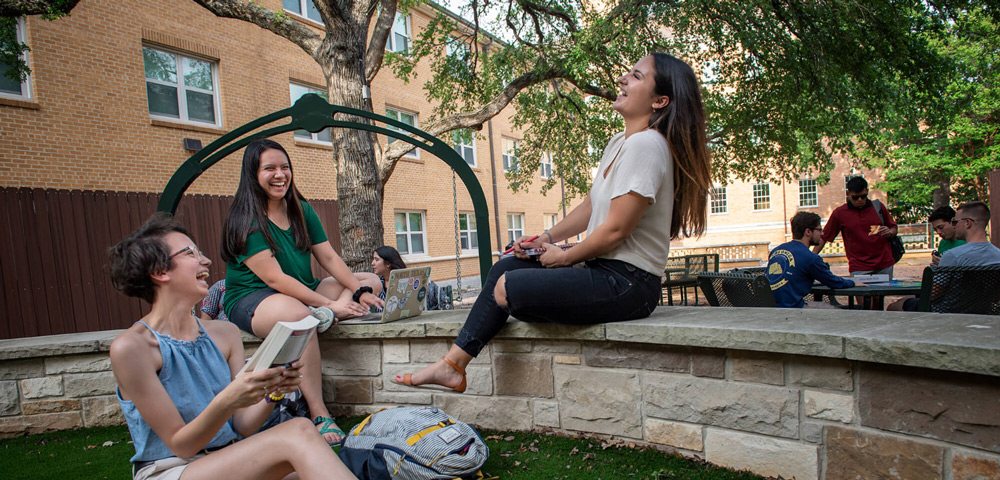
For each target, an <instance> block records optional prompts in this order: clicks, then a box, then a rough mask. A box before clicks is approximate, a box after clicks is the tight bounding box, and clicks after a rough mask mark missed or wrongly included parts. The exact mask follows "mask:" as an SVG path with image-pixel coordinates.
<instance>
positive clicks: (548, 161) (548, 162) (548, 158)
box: [538, 152, 556, 180]
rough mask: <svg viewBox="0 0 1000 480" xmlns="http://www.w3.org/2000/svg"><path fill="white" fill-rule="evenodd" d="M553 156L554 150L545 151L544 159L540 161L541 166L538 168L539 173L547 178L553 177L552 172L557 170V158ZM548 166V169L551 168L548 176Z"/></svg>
mask: <svg viewBox="0 0 1000 480" xmlns="http://www.w3.org/2000/svg"><path fill="white" fill-rule="evenodd" d="M552 157H553V155H552V152H545V153H543V154H542V161H541V162H539V166H538V168H539V170H540V171H539V174H540V175H541V176H542V178H543V179H545V180H549V179H551V178H552V172H553V171H554V170H555V165H556V164H555V160H554V159H553V158H552ZM546 166H548V167H549V168H548V170H549V174H548V176H546V175H545V167H546Z"/></svg>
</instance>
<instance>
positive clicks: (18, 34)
mask: <svg viewBox="0 0 1000 480" xmlns="http://www.w3.org/2000/svg"><path fill="white" fill-rule="evenodd" d="M14 39H15V40H14V41H15V42H17V43H23V44H25V45H27V44H28V31H27V26H26V24H25V21H24V17H23V16H21V17H17V18H16V19H15V21H14ZM20 58H21V61H22V62H24V64H25V65H27V66H28V68H31V52H30V51H29V50H24V51H22V52H21V54H20ZM18 85H20V87H21V93H19V94H18V93H13V92H9V91H0V97H2V98H11V99H15V100H23V101H32V100H34V93H35V92H34V89H33V88H32V85H31V74H30V73H28V74H27V75H25V77H24V80H20V81H19V82H18Z"/></svg>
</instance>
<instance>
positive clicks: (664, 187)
mask: <svg viewBox="0 0 1000 480" xmlns="http://www.w3.org/2000/svg"><path fill="white" fill-rule="evenodd" d="M619 85H620V93H619V95H618V97H617V99H616V100H615V101H614V103H613V104H612V107H613V108H614V110H615V111H617V112H618V113H619V114H620V115H621V116H622V117H623V119H624V124H625V131H624V132H622V133H619V134H616V135H615V136H613V137H612V138H611V141H610V142H609V143H608V145H607V147H605V149H604V154H603V156H602V158H601V163H600V165H599V166H598V169H597V176H596V178H595V179H594V183H593V185H592V187H591V190H590V193H589V194H588V195H587V197H585V198H584V199H583V202H582V203H581V204H580V205H579V206H577V207H576V208H574V209H573V210H572V211H571V212H570V213H569V214H568V215H566V218H565V219H563V221H561V222H559V223H558V224H557V225H556V226H554V227H552V228H551V229H550V230H546V231H544V232H542V233H541V234H540V235H539V236H537V238H535V239H533V240H532V238H533V237H529V236H523V237H521V238H519V239H517V241H516V242H515V243H514V252H515V256H513V257H506V258H503V259H501V260H500V261H498V262H497V263H496V264H495V265H494V266H493V268H492V269H491V270H490V273H489V275H488V277H487V279H486V282H485V284H484V285H483V290H482V293H481V294H480V295H479V297H478V298H477V299H476V303H475V304H474V305H473V307H472V310H471V312H470V313H469V316H468V317H467V319H466V321H465V325H464V326H463V328H462V330H461V332H460V333H459V335H458V338H457V339H456V340H455V343H454V344H453V345H452V346H451V348H450V349H449V351H448V352H447V354H446V355H445V356H444V357H442V358H441V360H439V361H438V362H436V363H434V364H432V365H430V366H427V367H425V368H423V369H421V370H420V371H418V372H416V373H414V374H412V375H411V374H406V375H400V376H396V377H394V378H393V379H392V381H393V382H395V383H399V384H404V385H410V386H429V387H430V388H434V387H441V388H445V389H448V390H451V391H456V392H462V391H464V390H465V387H466V378H465V367H466V366H467V365H468V364H469V362H471V361H472V359H473V358H474V357H476V356H477V355H479V353H480V351H481V350H482V349H483V348H484V347H485V346H486V345H487V344H488V343H489V342H490V340H491V339H492V338H493V337H494V336H496V334H497V333H499V332H500V330H501V329H502V328H503V327H504V325H505V324H506V322H507V319H508V317H509V316H510V315H514V316H515V317H517V318H518V319H520V320H524V321H528V322H548V323H562V324H577V325H579V324H596V323H606V322H619V321H624V320H631V319H637V318H644V317H647V316H649V314H650V313H652V311H653V309H654V308H655V307H656V305H657V303H658V302H659V299H660V274H661V272H662V270H663V266H664V265H665V264H666V263H667V254H668V252H669V250H670V239H672V238H677V237H678V236H679V235H681V234H682V233H683V234H684V235H685V236H690V235H693V234H701V233H702V232H703V231H704V229H705V223H706V201H705V199H706V198H707V195H708V189H709V186H710V185H711V168H710V164H709V154H708V145H707V140H706V134H705V112H704V108H703V107H702V102H701V92H700V90H699V85H698V81H697V79H696V77H695V74H694V71H692V70H691V67H689V66H688V65H687V64H685V63H684V62H682V61H681V60H678V59H676V58H674V57H672V56H670V55H666V54H663V53H654V54H652V55H648V56H646V57H643V58H642V59H641V60H639V62H638V63H636V64H635V66H634V67H633V68H632V70H631V71H629V72H628V73H627V74H625V75H624V76H622V77H621V78H620V79H619ZM584 230H586V231H587V237H586V238H585V239H584V240H583V241H582V242H580V243H579V244H577V245H576V246H574V247H573V248H570V249H567V250H563V249H562V248H560V247H558V246H556V245H554V244H555V243H556V242H558V241H561V240H564V239H567V238H569V237H572V236H574V235H576V234H578V233H580V232H582V231H584ZM529 240H530V241H529ZM530 248H536V249H543V250H544V251H543V252H542V253H541V254H540V256H539V257H538V258H537V259H534V260H533V259H531V258H529V256H528V255H527V254H526V253H525V249H530ZM579 262H585V266H584V268H573V265H574V264H577V263H579Z"/></svg>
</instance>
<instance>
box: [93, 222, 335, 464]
mask: <svg viewBox="0 0 1000 480" xmlns="http://www.w3.org/2000/svg"><path fill="white" fill-rule="evenodd" d="M109 260H110V262H109V263H110V273H111V284H112V285H113V286H114V287H115V288H116V289H118V290H119V291H121V292H122V293H124V294H125V295H128V296H130V297H138V298H141V299H143V300H145V301H147V302H149V303H151V304H152V308H151V309H150V311H149V314H147V315H146V316H144V317H142V319H140V320H139V321H137V322H135V323H134V324H133V325H132V326H131V327H129V328H128V329H127V330H125V331H124V332H122V333H120V334H119V335H118V336H117V337H115V339H114V341H112V342H111V348H110V353H109V355H110V358H111V370H112V372H113V373H114V376H115V382H117V384H118V388H117V397H118V402H119V404H120V405H121V409H122V413H123V414H124V416H125V422H126V423H127V424H128V430H129V434H130V435H131V437H132V444H133V447H135V455H133V456H132V458H131V460H130V461H131V462H132V477H133V478H134V479H137V480H176V479H178V478H181V477H182V476H183V478H184V479H185V480H188V479H190V480H196V479H201V478H204V479H216V478H241V479H242V478H247V479H257V478H261V479H264V478H268V479H279V478H284V477H286V476H288V475H289V474H293V473H296V474H298V476H297V477H294V478H302V479H320V478H322V479H330V478H337V479H350V478H355V477H354V475H352V474H351V472H350V471H349V470H347V468H346V467H345V466H344V464H343V463H341V461H340V459H339V458H338V457H337V454H336V453H334V452H333V451H332V450H331V449H330V447H329V446H328V445H327V443H326V441H325V440H324V439H323V437H321V436H320V434H319V433H318V432H317V431H316V428H315V427H313V425H312V424H311V423H310V422H309V420H308V419H305V418H295V419H291V420H289V421H287V422H284V423H281V424H279V425H276V426H274V427H272V428H270V429H268V430H266V431H264V432H261V433H256V434H255V433H254V432H256V431H257V429H258V428H260V426H261V425H262V424H263V423H264V421H265V420H266V419H267V418H268V415H269V414H270V413H271V412H272V410H273V409H274V406H275V405H276V403H273V402H269V401H267V400H268V399H271V398H272V395H273V396H278V395H282V394H284V393H288V392H292V391H294V390H295V389H296V387H297V385H298V384H299V383H300V382H301V377H302V375H301V374H300V373H299V369H300V367H301V366H302V363H301V362H299V361H296V362H294V363H292V364H291V365H289V366H287V367H285V366H281V367H275V368H269V369H266V370H262V371H260V372H244V373H239V372H240V369H241V368H242V367H243V364H244V361H245V360H246V355H245V352H244V351H243V341H242V338H241V337H240V332H239V330H238V329H237V328H236V326H235V325H233V324H232V323H229V322H225V321H218V320H205V321H202V320H199V319H198V318H196V317H195V316H194V315H192V308H193V307H194V305H195V304H196V303H197V302H199V301H200V300H201V299H202V298H203V297H205V295H207V294H208V283H207V282H206V281H205V280H206V279H207V278H208V267H209V266H210V265H211V264H212V261H211V260H209V259H208V257H206V256H204V254H202V253H201V250H199V249H198V247H197V246H196V245H195V244H194V241H192V240H191V238H190V236H189V235H188V233H187V230H186V229H185V228H184V227H182V226H180V225H179V224H177V223H175V222H174V221H173V220H172V219H170V218H169V217H168V216H166V215H165V214H157V215H155V216H153V218H151V219H150V220H149V221H148V222H146V224H145V225H143V226H142V227H140V228H139V229H138V230H136V231H135V232H133V233H132V234H130V235H129V236H128V237H126V238H125V239H123V240H122V241H121V242H120V243H118V244H117V245H115V246H114V247H112V248H111V249H110V250H109Z"/></svg>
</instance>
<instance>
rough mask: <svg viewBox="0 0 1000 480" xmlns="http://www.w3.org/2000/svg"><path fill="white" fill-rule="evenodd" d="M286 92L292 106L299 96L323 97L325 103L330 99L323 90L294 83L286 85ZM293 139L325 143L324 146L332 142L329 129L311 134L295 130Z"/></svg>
mask: <svg viewBox="0 0 1000 480" xmlns="http://www.w3.org/2000/svg"><path fill="white" fill-rule="evenodd" d="M288 91H289V93H290V95H291V98H292V104H294V103H295V101H296V100H298V99H299V97H301V96H303V95H305V94H307V93H315V94H316V95H319V96H321V97H323V100H326V101H327V102H329V101H330V98H329V97H328V96H327V92H325V91H323V90H319V89H316V88H312V87H307V86H305V85H299V84H296V83H290V84H289V85H288ZM295 138H301V139H304V140H312V141H314V142H320V143H325V144H332V143H333V141H332V140H331V139H330V129H329V128H324V129H323V130H322V131H320V132H319V133H312V132H309V131H307V130H296V131H295Z"/></svg>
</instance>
